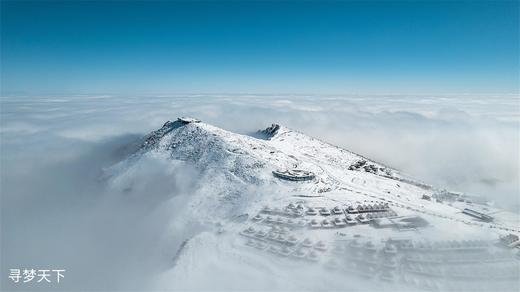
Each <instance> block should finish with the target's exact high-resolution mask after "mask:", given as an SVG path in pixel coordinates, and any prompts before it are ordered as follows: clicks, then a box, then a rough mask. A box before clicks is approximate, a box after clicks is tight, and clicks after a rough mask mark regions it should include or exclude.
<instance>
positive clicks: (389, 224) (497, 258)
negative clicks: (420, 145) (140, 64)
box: [105, 118, 520, 291]
mask: <svg viewBox="0 0 520 292" xmlns="http://www.w3.org/2000/svg"><path fill="white" fill-rule="evenodd" d="M149 157H154V158H160V159H163V161H165V163H171V164H172V165H175V166H176V167H175V168H174V169H175V171H176V172H179V171H181V172H185V175H184V176H183V179H184V180H189V181H192V182H193V184H194V185H195V187H194V188H193V191H192V192H190V193H189V194H188V195H186V196H184V197H182V200H181V201H182V202H181V203H179V204H180V206H178V208H175V210H172V212H177V213H178V214H177V216H176V217H175V218H176V221H175V222H169V223H168V222H167V223H165V222H158V223H157V224H170V225H171V228H170V229H171V231H172V233H171V234H172V236H177V237H182V238H181V240H179V242H182V243H181V244H177V245H176V246H172V247H171V249H172V250H175V252H174V254H175V256H173V257H172V258H171V265H170V266H168V267H165V268H164V272H163V273H161V274H160V275H159V276H158V277H157V279H156V285H157V287H158V289H163V288H164V287H170V288H171V289H180V290H276V291H280V290H284V291H285V290H295V291H302V290H309V291H314V290H341V291H347V290H348V291H350V290H377V291H403V290H412V291H415V290H432V291H461V290H467V291H477V290H482V291H509V290H514V291H518V290H519V289H520V284H519V282H520V277H519V275H520V268H519V267H520V256H519V254H518V251H519V248H518V247H520V244H519V243H520V242H519V241H518V236H519V235H520V223H519V215H518V214H514V213H511V212H509V211H505V210H501V209H498V208H496V207H494V206H493V204H491V203H490V202H487V201H486V200H484V199H482V198H479V197H473V196H471V195H466V194H462V193H457V192H455V191H452V190H444V189H443V188H442V186H432V185H429V184H428V183H426V182H421V181H418V180H416V179H414V178H413V177H412V176H410V175H408V174H404V173H401V172H400V171H398V170H396V169H393V168H392V167H390V166H387V165H383V164H381V163H378V162H376V161H372V160H371V159H369V158H366V157H363V156H361V155H358V154H356V153H353V152H350V151H348V150H345V149H342V148H339V147H336V146H333V145H331V144H328V143H326V142H324V141H321V140H319V139H315V138H312V137H309V136H306V135H305V134H303V133H300V132H298V131H294V130H291V129H289V128H286V127H284V126H282V125H272V126H270V127H268V128H267V129H265V130H262V131H258V132H257V133H256V134H255V135H241V134H235V133H232V132H229V131H226V130H223V129H220V128H217V127H215V126H212V125H209V124H206V123H204V122H202V121H199V120H197V119H192V118H179V119H177V120H176V121H168V122H166V123H165V124H164V126H163V127H162V128H160V129H158V130H157V131H154V132H152V133H150V134H149V135H147V136H146V137H144V138H143V140H142V143H141V144H140V146H139V147H137V150H136V151H135V152H134V153H132V154H131V155H130V156H129V157H128V158H127V159H125V160H123V161H121V162H119V163H117V164H116V165H113V166H112V167H109V168H107V169H105V177H106V178H107V179H108V183H109V185H110V186H112V187H113V188H118V187H120V186H122V185H123V186H125V190H122V191H124V192H127V193H132V190H133V189H135V188H140V185H142V184H144V183H145V182H142V181H133V180H132V173H135V172H138V171H139V168H140V167H142V162H143V160H146V159H147V158H149ZM179 165H180V167H179ZM162 179H168V178H167V176H166V177H163V178H162ZM140 190H141V191H144V194H143V195H146V188H144V189H143V188H141V189H140ZM177 202H180V201H179V200H178V201H177Z"/></svg>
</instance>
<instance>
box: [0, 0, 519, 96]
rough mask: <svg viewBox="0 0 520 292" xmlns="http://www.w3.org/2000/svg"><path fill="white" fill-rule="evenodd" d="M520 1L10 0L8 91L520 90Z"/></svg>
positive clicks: (4, 81)
mask: <svg viewBox="0 0 520 292" xmlns="http://www.w3.org/2000/svg"><path fill="white" fill-rule="evenodd" d="M518 23H519V2H517V1H513V2H506V1H472V2H460V1H441V2H428V1H404V2H393V1H381V2H368V1H354V2H298V1H291V2H250V1H248V2H241V1H234V2H169V1H162V2H145V1H133V2H124V1H106V2H93V1H65V2H52V1H39V2H27V1H2V3H1V61H2V62H1V92H2V94H4V95H5V94H25V93H28V94H77V93H85V94H97V93H120V94H159V93H160V94H163V93H165V94H167V93H242V92H248V93H323V94H329V93H332V94H333V93H338V94H343V93H424V94H430V93H435V94H437V93H478V94H480V93H518V91H519V84H518V82H519V70H520V69H519V63H520V61H519V51H520V48H519V42H520V40H519V25H518Z"/></svg>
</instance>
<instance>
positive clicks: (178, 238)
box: [0, 95, 520, 290]
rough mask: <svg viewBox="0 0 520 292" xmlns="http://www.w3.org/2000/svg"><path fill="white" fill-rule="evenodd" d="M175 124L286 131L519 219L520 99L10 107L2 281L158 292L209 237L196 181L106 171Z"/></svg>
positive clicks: (235, 98) (252, 98) (181, 171)
mask: <svg viewBox="0 0 520 292" xmlns="http://www.w3.org/2000/svg"><path fill="white" fill-rule="evenodd" d="M179 116H193V117H196V118H199V119H201V120H203V121H205V122H207V123H210V124H213V125H216V126H219V127H221V128H224V129H226V130H230V131H234V132H238V133H243V134H250V133H253V132H254V131H256V130H258V129H262V128H266V127H267V126H269V125H270V124H272V123H279V124H283V125H285V126H287V127H290V128H293V129H295V130H298V131H301V132H303V133H306V134H308V135H311V136H314V137H318V138H320V139H322V140H324V141H327V142H330V143H332V144H335V145H338V146H341V147H344V148H346V149H349V150H352V151H354V152H357V153H359V154H362V155H364V156H367V157H370V158H372V159H374V160H376V161H380V162H382V163H384V164H387V165H389V166H392V167H395V168H397V169H399V170H401V171H402V172H404V173H407V174H409V175H411V176H413V177H416V178H419V179H421V180H423V181H425V182H428V183H431V184H433V185H436V186H439V187H445V188H447V189H449V190H455V191H461V192H465V193H468V194H474V195H480V196H485V197H487V198H489V199H491V200H493V201H495V203H496V204H497V205H499V206H501V207H504V208H507V209H509V210H512V211H515V212H519V209H520V202H519V200H520V199H519V195H518V194H520V181H519V177H520V175H519V165H520V157H519V155H520V154H519V151H518V149H520V99H519V97H518V96H517V95H506V96H475V95H453V96H451V95H447V96H395V95H388V96H384V95H379V96H360V95H351V96H315V95H308V96H303V95H297V96H296V95H295V96H291V95H178V96H110V95H99V96H84V95H78V96H37V97H35V96H4V97H1V99H0V125H1V126H0V192H1V204H0V206H1V207H0V208H1V255H2V257H1V267H2V277H3V278H4V276H5V275H7V274H8V270H9V269H10V268H37V269H43V268H53V269H56V268H67V269H68V270H70V271H71V272H69V273H68V274H67V275H66V278H65V280H64V282H63V283H62V284H61V285H60V286H52V284H49V285H45V284H44V285H40V284H34V285H32V284H28V285H26V286H23V289H24V290H31V289H37V290H41V289H63V290H112V289H119V290H128V289H136V290H147V289H151V287H155V288H157V283H155V282H154V283H151V282H153V281H155V279H156V278H155V277H153V276H154V275H157V274H158V273H161V272H162V271H164V270H166V269H168V268H170V266H169V265H171V258H172V257H173V256H174V255H175V252H176V250H177V248H178V247H179V246H180V245H181V243H182V240H183V239H185V238H186V237H189V236H190V233H195V232H197V231H198V230H199V229H201V228H202V227H200V226H189V228H186V226H185V224H189V223H188V222H184V221H183V220H184V219H183V216H182V215H183V211H182V210H183V208H182V207H183V204H184V202H185V201H186V200H185V198H186V196H190V194H191V193H192V192H193V191H195V189H196V185H197V184H198V183H199V182H197V181H194V180H193V179H190V178H193V177H197V170H195V169H191V168H190V166H189V165H186V164H184V163H182V162H178V163H170V162H166V159H165V158H161V157H145V158H144V159H142V160H140V161H139V164H138V167H134V168H133V170H132V172H130V173H128V172H127V173H125V174H124V175H123V176H120V177H118V180H117V181H115V182H112V183H111V184H110V185H109V186H107V184H106V180H105V179H104V177H103V175H104V171H103V170H105V169H107V168H109V167H110V166H112V165H114V164H116V163H117V162H120V161H122V160H124V159H125V158H127V157H128V155H129V154H130V153H132V151H133V150H134V149H135V142H136V141H137V140H138V139H139V138H140V137H142V136H143V135H145V134H147V133H148V132H150V131H152V130H155V129H158V128H160V127H161V126H162V125H163V124H164V122H165V121H166V120H173V119H176V118H177V117H179ZM135 182H140V183H139V184H136V183H135ZM4 285H6V286H4ZM2 286H3V287H4V288H5V287H7V288H9V289H13V288H16V287H15V286H12V284H11V283H9V282H6V281H2ZM202 287H204V286H202ZM274 287H275V288H276V286H274ZM206 288H208V289H211V287H206Z"/></svg>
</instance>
